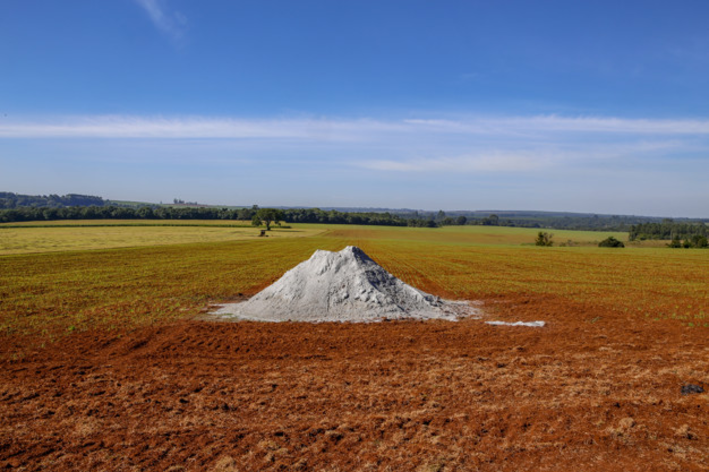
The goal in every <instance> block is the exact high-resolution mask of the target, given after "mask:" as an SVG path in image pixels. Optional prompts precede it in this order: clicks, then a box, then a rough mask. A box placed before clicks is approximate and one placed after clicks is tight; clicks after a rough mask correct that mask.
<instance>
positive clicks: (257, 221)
mask: <svg viewBox="0 0 709 472" xmlns="http://www.w3.org/2000/svg"><path fill="white" fill-rule="evenodd" d="M251 224H252V225H253V226H261V225H262V223H261V218H259V217H258V215H254V217H253V218H251Z"/></svg>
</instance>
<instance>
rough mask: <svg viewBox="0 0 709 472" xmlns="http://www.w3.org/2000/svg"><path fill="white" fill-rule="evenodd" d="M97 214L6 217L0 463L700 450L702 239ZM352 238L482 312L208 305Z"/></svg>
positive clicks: (570, 456)
mask: <svg viewBox="0 0 709 472" xmlns="http://www.w3.org/2000/svg"><path fill="white" fill-rule="evenodd" d="M63 223H64V222H63ZM184 223H187V224H189V222H184ZM192 223H194V222H192ZM230 223H231V225H232V226H229V224H230ZM92 224H95V222H93V223H92V222H74V223H73V225H74V226H71V227H70V226H68V225H51V224H50V225H46V224H45V225H25V226H24V227H18V226H21V225H13V226H12V227H9V228H7V227H6V228H3V227H0V339H1V340H2V344H1V347H0V356H2V357H1V360H0V362H2V369H0V425H1V426H0V468H2V467H4V468H9V469H15V470H59V471H62V470H77V469H80V470H127V471H128V470H130V471H132V470H173V471H178V470H213V471H236V470H284V469H285V470H291V469H292V470H323V471H336V470H421V471H453V470H457V471H467V470H623V471H632V470H707V469H709V460H708V459H707V457H709V423H708V421H709V420H707V418H709V414H707V409H709V394H707V391H708V390H709V377H708V376H707V372H709V346H708V345H707V343H706V339H707V335H708V334H709V291H707V290H706V287H707V286H709V251H704V250H672V249H667V248H664V247H660V246H661V244H660V243H657V242H655V243H648V242H643V243H638V244H636V245H629V247H626V248H625V249H601V248H598V247H596V245H597V242H598V241H600V240H602V239H604V238H605V237H607V236H609V235H614V236H615V237H617V238H618V239H622V240H626V239H627V238H626V235H624V234H618V233H595V232H573V231H551V232H552V233H554V240H555V242H556V243H557V246H558V244H560V243H564V245H565V247H557V246H555V247H551V248H543V247H542V248H540V247H535V246H534V245H533V241H534V237H535V235H536V233H537V231H538V230H531V229H518V228H497V227H479V226H467V227H446V228H439V229H424V228H420V229H419V228H392V227H372V226H366V227H365V226H325V225H292V228H287V229H274V230H273V231H272V232H271V235H270V237H269V238H258V237H257V234H258V230H257V229H255V228H250V227H236V226H233V225H234V223H233V222H216V223H206V222H204V223H203V222H200V223H199V224H203V226H165V225H163V226H155V225H145V224H138V223H136V222H120V223H119V224H118V225H116V226H92ZM346 245H356V246H359V247H360V248H362V249H363V250H364V251H365V252H366V253H367V254H369V255H370V256H371V257H372V258H373V259H374V260H376V261H377V262H378V263H379V264H380V265H382V266H383V267H384V268H385V269H386V270H388V271H389V272H391V273H392V274H394V275H396V276H397V277H399V278H401V279H402V280H403V281H405V282H407V283H409V284H411V285H413V286H415V287H418V288H420V289H422V290H425V291H428V292H430V293H433V294H436V295H439V296H441V297H443V298H451V299H459V300H474V301H477V302H479V303H481V307H482V311H483V319H482V320H478V319H464V320H461V321H458V322H444V321H428V322H388V323H375V324H333V323H322V324H317V325H312V324H304V323H280V324H268V323H255V322H241V323H218V322H215V321H213V320H212V319H210V317H209V316H208V315H207V313H208V312H209V311H210V309H211V308H212V307H213V306H214V305H216V304H219V303H224V302H229V301H235V300H240V299H245V298H246V297H249V296H251V295H253V294H255V293H257V292H258V291H259V290H261V289H262V288H264V287H266V286H268V285H269V284H271V283H273V282H274V281H275V280H276V279H278V278H279V277H280V276H281V275H282V274H283V273H284V272H285V271H286V270H288V269H289V268H291V267H293V266H295V265H296V264H297V263H299V262H301V261H303V260H305V259H307V258H308V257H309V256H310V255H311V254H312V252H313V251H314V250H316V249H327V250H340V249H342V248H343V247H344V246H346ZM653 245H654V246H655V247H653ZM485 320H502V321H518V320H522V321H533V320H543V321H545V322H546V323H547V326H545V327H544V328H519V327H500V326H494V327H493V326H490V325H486V324H484V322H483V321H485ZM688 384H692V385H699V386H703V388H704V393H698V394H690V395H683V394H682V392H681V389H682V387H683V386H684V385H688Z"/></svg>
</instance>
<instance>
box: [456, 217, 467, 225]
mask: <svg viewBox="0 0 709 472" xmlns="http://www.w3.org/2000/svg"><path fill="white" fill-rule="evenodd" d="M455 222H456V224H458V225H461V226H463V225H464V224H465V223H467V222H468V219H467V218H466V217H465V216H462V215H461V216H459V217H458V218H456V219H455Z"/></svg>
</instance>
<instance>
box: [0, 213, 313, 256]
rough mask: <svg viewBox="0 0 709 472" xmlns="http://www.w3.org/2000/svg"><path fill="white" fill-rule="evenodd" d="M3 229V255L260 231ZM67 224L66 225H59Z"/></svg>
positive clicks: (226, 227) (212, 227) (136, 226)
mask: <svg viewBox="0 0 709 472" xmlns="http://www.w3.org/2000/svg"><path fill="white" fill-rule="evenodd" d="M44 223H45V224H43V225H38V224H34V225H30V224H26V225H23V226H16V225H12V226H3V225H0V255H4V254H26V253H38V252H49V251H72V250H90V249H107V248H120V247H149V246H164V245H170V244H185V243H206V242H226V241H237V240H249V239H255V238H258V236H259V233H260V229H259V228H254V227H253V226H244V225H240V226H234V224H233V222H231V224H229V223H228V222H219V221H217V222H195V221H192V222H189V221H185V222H177V223H175V222H158V223H145V222H133V223H131V222H126V221H120V220H118V221H115V222H111V224H105V223H104V222H100V223H93V224H92V223H90V222H86V221H83V222H82V221H75V222H72V224H65V223H66V222H56V224H51V225H47V224H46V222H44ZM59 223H64V224H59ZM321 231H322V230H318V229H314V228H300V229H292V228H291V229H278V228H277V227H276V228H274V229H273V230H272V231H270V232H269V233H268V236H269V238H291V237H303V236H313V235H315V234H317V233H319V232H321Z"/></svg>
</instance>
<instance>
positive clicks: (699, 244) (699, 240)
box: [692, 234, 709, 249]
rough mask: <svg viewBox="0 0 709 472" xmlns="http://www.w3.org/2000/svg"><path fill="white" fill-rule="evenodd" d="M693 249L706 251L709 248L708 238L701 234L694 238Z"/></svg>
mask: <svg viewBox="0 0 709 472" xmlns="http://www.w3.org/2000/svg"><path fill="white" fill-rule="evenodd" d="M692 247H696V248H699V249H704V248H706V247H709V241H708V240H707V237H706V236H703V235H701V234H695V235H694V236H692Z"/></svg>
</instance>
